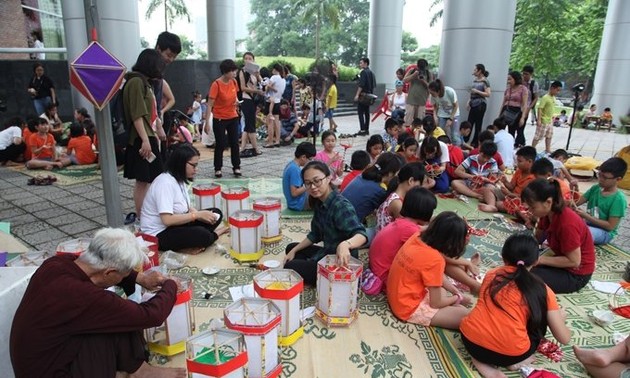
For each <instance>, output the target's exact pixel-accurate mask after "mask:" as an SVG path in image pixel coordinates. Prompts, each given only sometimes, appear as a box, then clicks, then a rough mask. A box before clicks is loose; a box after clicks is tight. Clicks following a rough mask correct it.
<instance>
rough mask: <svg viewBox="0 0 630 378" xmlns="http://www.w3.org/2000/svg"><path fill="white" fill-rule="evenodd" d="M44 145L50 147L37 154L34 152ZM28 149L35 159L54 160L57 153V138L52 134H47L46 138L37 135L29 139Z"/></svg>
mask: <svg viewBox="0 0 630 378" xmlns="http://www.w3.org/2000/svg"><path fill="white" fill-rule="evenodd" d="M44 145H46V146H48V147H46V148H43V149H42V150H40V151H39V152H38V153H37V154H36V153H34V152H33V150H34V149H38V148H41V147H42V146H44ZM28 148H29V149H30V150H31V152H32V154H33V159H52V158H53V157H54V151H55V137H53V136H52V134H51V133H48V134H46V136H45V137H43V136H41V135H39V133H35V134H33V135H31V137H30V138H28Z"/></svg>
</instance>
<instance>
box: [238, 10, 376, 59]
mask: <svg viewBox="0 0 630 378" xmlns="http://www.w3.org/2000/svg"><path fill="white" fill-rule="evenodd" d="M329 1H330V0H327V2H329ZM336 1H337V2H338V7H339V9H340V10H341V11H340V12H339V28H338V29H334V28H332V27H326V24H325V23H324V24H322V25H320V26H321V27H320V33H319V56H320V57H326V58H329V59H332V60H335V61H339V62H340V63H343V64H356V62H357V60H358V59H359V57H361V56H363V55H366V53H367V37H368V21H369V9H370V5H369V1H368V0H354V1H353V0H336ZM309 3H316V0H310V1H309ZM295 8H297V6H296V5H295V4H294V1H292V0H251V9H252V12H253V15H254V16H255V18H254V20H253V21H252V22H251V23H249V24H248V29H249V34H250V36H249V38H248V40H247V43H246V45H247V48H248V50H250V51H253V52H254V53H256V54H259V55H267V56H282V55H291V56H303V57H314V56H315V55H316V54H317V52H316V48H315V45H316V43H315V37H316V35H317V31H316V29H317V25H316V22H315V21H316V19H313V18H312V17H311V19H310V21H307V22H305V21H304V19H303V17H304V15H303V14H302V13H301V12H296V11H295V10H294V9H295ZM322 20H326V19H325V18H322ZM310 41H313V43H309V42H310Z"/></svg>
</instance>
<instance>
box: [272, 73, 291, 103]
mask: <svg viewBox="0 0 630 378" xmlns="http://www.w3.org/2000/svg"><path fill="white" fill-rule="evenodd" d="M269 83H270V84H271V85H272V86H273V90H270V91H269V98H270V99H271V100H272V101H273V103H274V104H279V103H280V100H282V94H283V93H284V89H285V88H286V86H287V82H286V80H284V79H283V78H282V77H281V76H280V75H273V76H272V77H271V78H270V79H269Z"/></svg>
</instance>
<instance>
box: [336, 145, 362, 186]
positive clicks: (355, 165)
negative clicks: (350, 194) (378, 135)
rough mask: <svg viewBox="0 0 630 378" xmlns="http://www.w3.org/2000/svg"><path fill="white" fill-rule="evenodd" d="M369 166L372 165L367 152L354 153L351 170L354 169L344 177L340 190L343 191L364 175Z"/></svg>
mask: <svg viewBox="0 0 630 378" xmlns="http://www.w3.org/2000/svg"><path fill="white" fill-rule="evenodd" d="M368 165H370V155H369V154H368V153H367V151H364V150H358V151H354V152H353V153H352V158H351V159H350V168H352V171H350V173H348V174H347V175H345V176H344V177H343V181H342V182H341V185H340V186H339V190H340V191H343V190H344V189H345V188H346V186H348V184H350V183H351V182H352V180H354V178H355V177H357V176H358V175H360V174H361V173H363V170H364V169H365V168H367V167H368Z"/></svg>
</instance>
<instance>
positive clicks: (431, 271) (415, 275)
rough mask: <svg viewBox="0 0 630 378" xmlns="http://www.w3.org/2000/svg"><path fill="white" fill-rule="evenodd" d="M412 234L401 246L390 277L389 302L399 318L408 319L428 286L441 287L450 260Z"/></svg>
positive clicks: (417, 235)
mask: <svg viewBox="0 0 630 378" xmlns="http://www.w3.org/2000/svg"><path fill="white" fill-rule="evenodd" d="M419 235H420V232H418V233H416V234H413V235H411V237H410V238H409V240H407V241H406V242H405V244H403V246H402V247H401V248H400V250H399V251H398V253H397V254H396V257H394V261H393V262H392V266H391V268H390V269H389V276H388V277H387V301H388V302H389V306H390V307H391V309H392V312H393V313H394V315H396V317H397V318H398V319H401V320H405V321H406V320H407V319H409V318H410V317H411V315H413V313H414V312H415V311H416V309H417V308H418V306H419V305H420V302H422V300H423V299H424V297H425V296H426V289H428V288H430V287H441V286H442V279H443V276H444V267H445V266H446V261H445V260H444V257H443V256H442V254H441V253H440V252H439V251H438V250H436V249H433V248H431V247H429V246H428V245H426V244H424V242H423V241H422V240H420V238H419Z"/></svg>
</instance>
